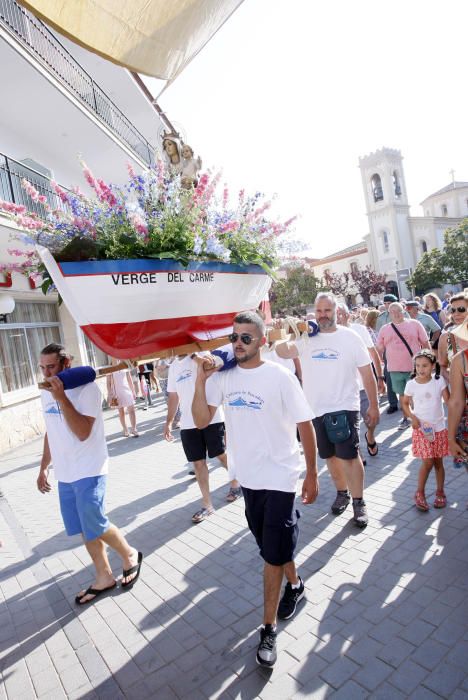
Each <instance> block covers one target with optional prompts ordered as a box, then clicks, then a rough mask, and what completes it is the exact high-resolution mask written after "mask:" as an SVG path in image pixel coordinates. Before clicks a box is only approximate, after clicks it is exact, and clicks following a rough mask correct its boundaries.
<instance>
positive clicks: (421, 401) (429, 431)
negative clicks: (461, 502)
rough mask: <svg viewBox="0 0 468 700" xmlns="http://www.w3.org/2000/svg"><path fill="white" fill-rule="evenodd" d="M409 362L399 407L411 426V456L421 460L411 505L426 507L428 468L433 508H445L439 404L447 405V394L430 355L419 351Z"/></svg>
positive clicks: (444, 449) (445, 441) (444, 447)
mask: <svg viewBox="0 0 468 700" xmlns="http://www.w3.org/2000/svg"><path fill="white" fill-rule="evenodd" d="M413 361H414V371H413V374H412V375H411V379H410V380H409V382H408V383H407V384H406V388H405V393H404V396H403V397H402V404H403V411H404V413H405V415H406V416H407V417H408V418H409V419H410V420H411V424H412V426H413V455H414V456H415V457H419V458H421V459H422V464H421V468H420V470H419V476H418V489H417V491H416V493H415V496H414V502H415V504H416V508H418V510H422V511H427V510H429V505H428V503H427V501H426V496H425V493H424V489H425V486H426V481H427V477H428V476H429V472H430V471H431V469H432V467H434V469H435V474H436V482H437V491H436V496H435V500H434V508H445V506H446V505H447V499H446V497H445V493H444V478H445V471H444V463H443V458H444V457H446V456H447V455H448V454H449V452H448V436H447V428H446V427H445V417H444V409H443V404H442V400H443V401H445V402H446V403H447V401H448V399H449V392H448V389H447V383H446V381H445V379H444V378H443V377H441V376H440V367H439V364H438V362H436V358H435V355H434V354H433V353H432V352H430V351H429V350H421V352H418V353H417V354H416V355H415V356H414V358H413ZM434 368H435V376H434V377H433V376H432V371H433V369H434Z"/></svg>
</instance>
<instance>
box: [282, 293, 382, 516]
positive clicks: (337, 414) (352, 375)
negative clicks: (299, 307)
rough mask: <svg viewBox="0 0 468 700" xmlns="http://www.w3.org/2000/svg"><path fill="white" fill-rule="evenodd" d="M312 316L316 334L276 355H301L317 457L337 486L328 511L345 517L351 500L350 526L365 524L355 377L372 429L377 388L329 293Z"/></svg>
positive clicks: (357, 340) (376, 411) (356, 338)
mask: <svg viewBox="0 0 468 700" xmlns="http://www.w3.org/2000/svg"><path fill="white" fill-rule="evenodd" d="M315 318H316V321H317V323H318V325H319V329H320V332H319V333H318V334H317V335H315V336H312V337H310V336H309V337H307V338H305V339H303V338H300V339H299V340H297V341H293V342H289V343H280V344H278V345H277V347H276V351H277V353H278V355H279V356H280V357H290V358H295V357H299V359H300V360H301V366H302V386H303V389H304V393H305V395H306V397H307V400H308V402H309V403H310V405H311V407H312V411H313V412H314V414H315V418H314V420H313V423H314V428H315V432H316V435H317V445H318V451H319V455H320V457H322V459H326V461H327V467H328V470H329V472H330V474H331V477H332V479H333V482H334V484H335V486H336V491H337V493H336V498H335V501H334V502H333V504H332V506H331V510H332V513H334V514H335V515H340V514H341V513H343V512H344V511H345V510H346V508H347V507H348V504H349V502H350V500H351V496H352V499H353V510H354V522H355V524H356V525H357V527H360V528H364V527H366V525H367V523H368V514H367V507H366V503H365V501H364V465H363V463H362V459H361V457H360V455H359V408H360V400H359V375H360V378H361V381H362V385H363V387H364V390H365V392H366V394H367V398H368V400H369V408H368V409H367V417H366V424H367V425H368V426H369V427H370V428H374V427H375V426H376V425H377V424H378V422H379V419H380V415H379V406H378V397H377V384H376V381H375V378H374V374H373V372H372V368H371V361H370V357H369V353H368V351H367V349H366V347H365V345H364V343H363V342H362V340H361V338H360V337H359V336H358V335H356V333H355V332H354V331H352V330H351V329H350V328H344V327H343V326H337V324H336V300H335V297H334V296H333V294H329V293H321V294H318V296H317V298H316V300H315ZM350 494H351V496H350Z"/></svg>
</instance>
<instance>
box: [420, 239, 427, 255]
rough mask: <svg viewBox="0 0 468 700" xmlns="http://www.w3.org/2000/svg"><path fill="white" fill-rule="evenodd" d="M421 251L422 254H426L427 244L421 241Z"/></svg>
mask: <svg viewBox="0 0 468 700" xmlns="http://www.w3.org/2000/svg"><path fill="white" fill-rule="evenodd" d="M421 250H422V252H423V253H427V243H426V241H421Z"/></svg>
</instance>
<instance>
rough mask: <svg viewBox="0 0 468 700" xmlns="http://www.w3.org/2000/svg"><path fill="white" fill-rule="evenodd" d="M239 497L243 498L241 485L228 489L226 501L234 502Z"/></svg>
mask: <svg viewBox="0 0 468 700" xmlns="http://www.w3.org/2000/svg"><path fill="white" fill-rule="evenodd" d="M238 498H242V489H241V487H240V486H239V487H238V488H237V489H234V488H232V486H231V488H230V489H229V491H228V494H227V496H226V501H227V502H228V503H234V501H237V499H238Z"/></svg>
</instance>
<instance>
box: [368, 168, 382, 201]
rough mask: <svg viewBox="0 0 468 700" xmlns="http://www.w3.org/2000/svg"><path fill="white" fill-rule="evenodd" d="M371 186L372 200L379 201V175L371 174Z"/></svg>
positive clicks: (380, 195) (380, 191) (380, 196)
mask: <svg viewBox="0 0 468 700" xmlns="http://www.w3.org/2000/svg"><path fill="white" fill-rule="evenodd" d="M371 187H372V194H373V195H374V202H381V201H382V199H383V189H382V180H381V179H380V175H378V174H377V173H375V175H372V178H371Z"/></svg>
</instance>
